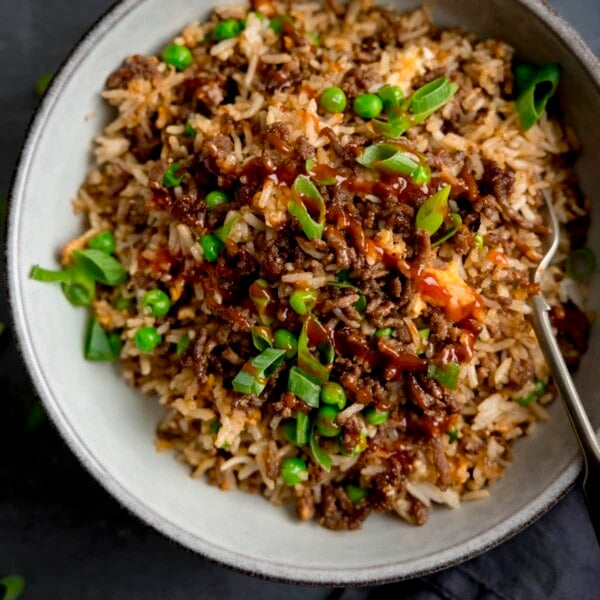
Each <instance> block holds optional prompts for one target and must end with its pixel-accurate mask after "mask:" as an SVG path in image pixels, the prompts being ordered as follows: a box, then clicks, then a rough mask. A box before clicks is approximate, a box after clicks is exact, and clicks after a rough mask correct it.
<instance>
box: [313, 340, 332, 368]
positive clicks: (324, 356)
mask: <svg viewBox="0 0 600 600" xmlns="http://www.w3.org/2000/svg"><path fill="white" fill-rule="evenodd" d="M317 350H318V352H319V357H320V358H321V360H322V361H323V362H324V363H325V364H326V365H331V364H333V361H334V360H335V349H334V347H333V344H332V343H331V342H330V341H327V342H321V343H320V344H318V345H317Z"/></svg>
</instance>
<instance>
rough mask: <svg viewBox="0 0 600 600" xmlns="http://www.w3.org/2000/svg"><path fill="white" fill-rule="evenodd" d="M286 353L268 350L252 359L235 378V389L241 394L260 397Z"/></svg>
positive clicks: (272, 349)
mask: <svg viewBox="0 0 600 600" xmlns="http://www.w3.org/2000/svg"><path fill="white" fill-rule="evenodd" d="M284 354H285V351H284V350H277V349H276V348H267V349H266V350H264V351H263V352H261V353H260V354H259V355H258V356H255V357H254V358H252V359H250V360H249V361H248V362H247V363H246V364H245V365H244V366H243V367H242V370H241V371H240V372H239V373H238V374H237V375H236V376H235V377H234V378H233V382H232V385H233V389H234V390H235V391H236V392H240V393H241V394H254V395H256V396H258V395H260V394H261V392H262V391H263V390H264V389H265V387H266V385H267V379H268V378H269V376H270V375H271V373H272V372H273V371H274V370H275V368H276V367H277V366H278V365H279V364H280V363H281V361H282V360H283V357H284Z"/></svg>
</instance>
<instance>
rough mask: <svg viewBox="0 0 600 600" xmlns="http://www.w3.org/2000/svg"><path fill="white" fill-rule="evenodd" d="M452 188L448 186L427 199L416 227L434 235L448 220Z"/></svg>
mask: <svg viewBox="0 0 600 600" xmlns="http://www.w3.org/2000/svg"><path fill="white" fill-rule="evenodd" d="M451 189H452V188H451V186H449V185H446V186H444V187H443V188H441V189H440V190H438V191H437V192H436V193H435V194H433V196H431V197H430V198H427V200H425V202H423V204H422V205H421V207H420V208H419V210H418V211H417V218H416V225H417V227H419V228H420V229H425V230H426V231H429V233H430V234H432V235H433V234H434V233H435V232H436V231H437V230H438V229H439V228H440V227H441V226H442V225H443V223H444V221H445V220H446V215H447V214H448V197H449V196H450V190H451Z"/></svg>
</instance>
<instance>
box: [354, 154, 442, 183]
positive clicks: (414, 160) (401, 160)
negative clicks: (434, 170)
mask: <svg viewBox="0 0 600 600" xmlns="http://www.w3.org/2000/svg"><path fill="white" fill-rule="evenodd" d="M356 162H357V163H359V164H361V165H362V166H363V167H366V168H367V169H373V170H375V171H381V172H384V173H391V174H393V175H398V174H400V175H407V176H409V177H412V178H413V180H414V182H415V183H416V184H417V185H422V184H424V183H428V182H429V181H430V179H431V173H430V171H429V167H428V166H427V165H426V164H425V163H424V162H423V160H421V159H419V157H418V156H416V155H415V154H413V153H411V152H407V151H406V150H403V149H401V148H399V147H398V146H395V145H394V144H373V145H372V146H368V147H367V148H365V150H364V151H363V153H362V155H361V156H360V157H359V158H357V159H356Z"/></svg>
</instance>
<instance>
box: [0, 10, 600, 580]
mask: <svg viewBox="0 0 600 600" xmlns="http://www.w3.org/2000/svg"><path fill="white" fill-rule="evenodd" d="M514 1H515V2H516V3H517V4H519V5H521V6H522V7H523V8H524V9H525V10H526V11H528V12H529V13H530V15H531V16H532V17H533V18H536V19H538V20H539V21H541V22H542V23H543V24H544V25H545V26H546V27H547V28H548V29H549V30H550V31H551V32H552V33H554V34H555V36H556V37H557V38H558V39H559V40H560V41H561V42H562V43H563V45H564V46H565V47H566V48H567V50H568V51H569V52H570V53H571V54H572V55H573V56H574V57H575V58H576V59H577V60H578V62H579V63H580V64H581V66H582V68H583V70H584V71H585V72H586V74H587V76H588V77H589V78H590V80H591V81H592V82H593V84H594V85H595V86H596V88H597V90H598V92H599V93H600V60H599V59H598V58H597V57H596V56H595V55H594V53H593V52H592V51H591V49H590V48H589V47H588V46H587V44H586V43H585V42H584V41H583V39H582V38H581V37H580V35H579V34H578V33H577V32H576V31H575V30H574V29H573V27H572V26H571V25H569V24H568V23H567V22H566V21H565V20H564V19H563V17H562V16H561V15H560V14H559V13H558V12H557V11H556V10H555V9H554V8H553V7H552V6H550V5H549V4H548V3H547V2H546V0H514ZM144 2H145V0H117V1H116V2H115V3H114V4H113V5H112V6H111V7H109V8H108V9H107V10H106V11H105V12H104V13H103V14H102V15H101V16H100V17H99V18H98V19H97V20H96V21H95V22H94V23H93V24H92V25H91V26H90V27H89V29H88V30H87V31H86V32H85V33H84V34H83V36H82V37H81V39H80V40H79V42H77V44H76V45H75V46H74V47H73V49H72V50H71V51H70V52H69V53H68V54H67V56H66V58H65V60H64V62H63V63H62V65H61V67H60V69H59V70H58V72H57V74H56V75H55V77H54V78H53V80H52V82H51V84H50V86H49V88H48V90H47V92H46V94H45V95H44V97H43V98H42V100H41V102H40V103H39V105H38V107H37V109H36V110H35V112H34V114H33V116H32V119H31V121H30V123H29V125H28V127H27V130H26V138H25V141H24V143H23V146H22V148H21V151H20V153H19V156H18V159H17V162H16V166H15V169H14V173H13V180H12V183H11V188H10V193H9V219H8V234H7V237H6V244H5V245H6V265H7V283H8V286H7V287H8V291H9V301H10V307H11V313H12V315H11V316H12V327H13V330H14V331H15V333H16V336H15V339H16V340H17V348H18V349H19V352H20V354H21V356H22V357H23V360H24V362H25V364H26V367H27V371H28V374H29V377H30V379H31V381H32V382H33V384H34V388H35V390H36V392H37V394H38V395H39V397H40V398H41V400H42V403H43V405H44V407H45V409H46V411H47V412H48V414H49V416H50V418H51V421H52V422H53V424H54V426H55V427H56V428H57V429H58V431H59V433H60V435H61V437H62V438H63V439H64V440H65V442H66V443H67V445H68V446H69V448H70V449H71V451H72V452H73V454H75V456H76V457H77V459H78V460H79V462H80V463H81V464H82V465H83V466H84V467H85V468H86V470H87V471H88V472H89V473H90V474H91V475H92V476H93V477H94V478H95V479H96V481H98V482H99V483H100V484H101V485H102V486H103V487H104V488H105V489H106V490H107V491H108V492H109V493H110V494H111V495H112V496H113V497H114V498H115V499H116V500H117V501H118V502H119V503H120V504H121V505H122V506H124V507H125V508H126V509H127V510H128V511H129V512H131V513H133V514H134V515H136V516H137V517H138V518H140V519H141V520H142V521H144V522H145V523H147V524H149V525H151V526H152V527H153V528H154V529H155V530H157V531H159V532H161V533H162V534H163V535H165V536H166V537H168V538H170V539H171V540H173V541H175V542H177V543H178V544H180V545H182V546H184V547H186V548H188V549H191V550H193V551H195V552H197V553H198V554H200V555H201V556H202V557H204V558H206V559H208V560H210V561H211V562H214V563H217V564H220V565H223V566H226V567H228V568H231V569H233V570H235V571H238V572H241V573H244V574H248V575H254V576H258V577H262V578H264V579H269V580H275V581H281V582H284V583H294V584H304V585H321V586H348V585H379V584H384V583H390V582H393V581H399V580H402V579H407V578H412V577H418V576H423V575H427V574H430V573H434V572H436V571H439V570H442V569H445V568H448V567H451V566H454V565H456V564H458V563H460V562H463V561H465V560H468V559H470V558H473V557H475V556H478V555H479V554H482V553H484V552H486V551H487V550H489V549H491V548H493V547H494V546H496V545H498V544H500V543H502V542H504V541H505V540H507V539H509V538H510V537H512V536H514V535H515V534H517V533H518V532H520V531H521V530H523V529H524V528H525V527H527V526H528V525H530V524H531V523H533V522H534V521H535V520H537V519H538V518H539V517H541V516H542V515H543V514H544V513H545V512H547V511H548V510H550V509H551V508H552V507H553V506H554V505H556V504H557V503H558V502H559V501H560V500H561V499H562V498H563V497H564V496H565V495H566V494H567V493H568V492H569V490H570V489H571V487H572V486H573V485H574V483H575V481H576V478H577V476H578V473H579V471H580V468H581V460H580V458H579V457H578V456H575V457H574V458H573V460H572V461H571V462H570V464H569V465H568V467H567V468H566V469H565V470H564V471H563V473H561V474H560V475H559V476H558V477H557V478H556V479H555V480H554V481H551V482H550V483H549V485H548V486H547V487H546V488H545V489H544V490H543V492H542V493H541V494H539V496H538V498H536V500H534V501H532V502H530V503H529V504H527V505H526V506H524V507H523V508H521V509H520V510H519V511H518V512H517V513H515V514H514V515H513V516H512V518H511V519H509V520H505V521H502V522H500V523H497V524H495V525H493V526H492V527H491V528H489V529H488V530H486V531H485V532H484V533H482V534H479V535H477V536H475V537H473V538H471V539H469V540H468V541H466V542H463V543H461V544H460V545H456V546H451V547H450V548H446V549H445V550H442V551H439V552H436V553H435V554H432V555H430V556H428V557H424V558H420V559H415V560H413V561H407V562H406V563H402V564H393V563H392V564H383V565H378V566H374V567H370V568H368V569H365V570H361V571H360V572H356V570H352V569H335V570H332V569H323V570H319V569H317V570H315V569H314V568H310V569H309V568H306V567H290V566H287V565H282V564H280V563H277V562H275V561H271V562H269V561H267V560H263V559H260V558H258V557H251V556H248V555H245V554H241V553H237V552H233V551H230V550H227V549H224V548H222V547H219V546H218V544H215V543H214V542H212V541H207V540H204V539H202V538H200V537H198V536H196V535H194V534H191V533H189V532H187V531H185V530H184V529H182V528H181V527H179V526H178V525H176V524H175V523H173V522H171V521H169V520H168V519H167V518H165V517H163V516H161V515H159V514H158V513H157V512H155V511H154V510H153V509H152V508H150V507H149V506H147V505H146V504H145V502H144V501H143V499H141V498H138V497H136V496H134V495H133V494H132V493H131V492H129V491H128V490H127V489H125V488H124V487H123V486H122V485H121V484H120V483H118V482H117V481H116V480H115V479H114V478H113V476H112V475H111V472H110V469H109V468H108V467H107V466H106V465H104V464H102V463H101V462H100V461H99V460H98V459H97V458H96V457H95V456H94V455H93V454H92V453H91V451H90V450H89V449H88V448H87V446H86V444H85V441H84V440H83V439H81V438H80V436H79V434H78V432H77V431H76V429H75V428H74V426H73V425H72V424H71V423H70V421H69V418H68V416H67V415H66V414H65V413H64V412H63V410H62V408H61V406H60V402H59V401H58V400H57V399H56V398H54V397H53V395H52V393H51V391H50V387H49V385H48V381H47V378H46V375H45V373H44V372H43V370H42V368H41V365H40V363H39V361H38V359H37V356H36V353H35V349H34V346H33V342H32V339H31V336H30V332H29V329H28V325H27V319H26V316H25V313H24V310H23V303H22V301H21V299H22V297H23V291H22V290H21V286H20V280H19V271H18V260H17V257H18V236H17V232H18V230H19V223H20V219H21V216H22V207H23V196H24V191H25V189H26V187H27V180H28V177H27V173H28V171H29V169H30V165H31V159H32V155H33V149H34V147H35V146H36V140H37V139H38V138H39V136H40V135H41V134H42V133H43V130H44V124H45V122H46V120H47V118H48V116H49V115H50V114H51V112H52V110H53V108H54V106H55V105H56V103H57V102H58V101H59V98H60V94H61V90H62V89H63V88H64V86H65V85H66V83H67V82H68V81H69V79H70V78H71V76H72V75H73V73H74V72H75V71H76V70H77V66H78V63H79V62H80V61H81V60H82V59H83V58H85V57H86V56H87V55H88V54H89V53H90V52H91V51H92V50H93V49H94V47H95V45H96V43H97V42H99V41H100V40H102V38H103V37H104V36H105V35H106V33H107V32H108V31H109V30H110V29H111V28H112V26H113V24H115V23H117V22H118V21H119V20H121V19H123V18H124V17H126V16H127V14H128V13H130V12H132V11H133V10H134V9H136V8H138V7H139V6H140V5H142V4H143V3H144Z"/></svg>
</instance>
